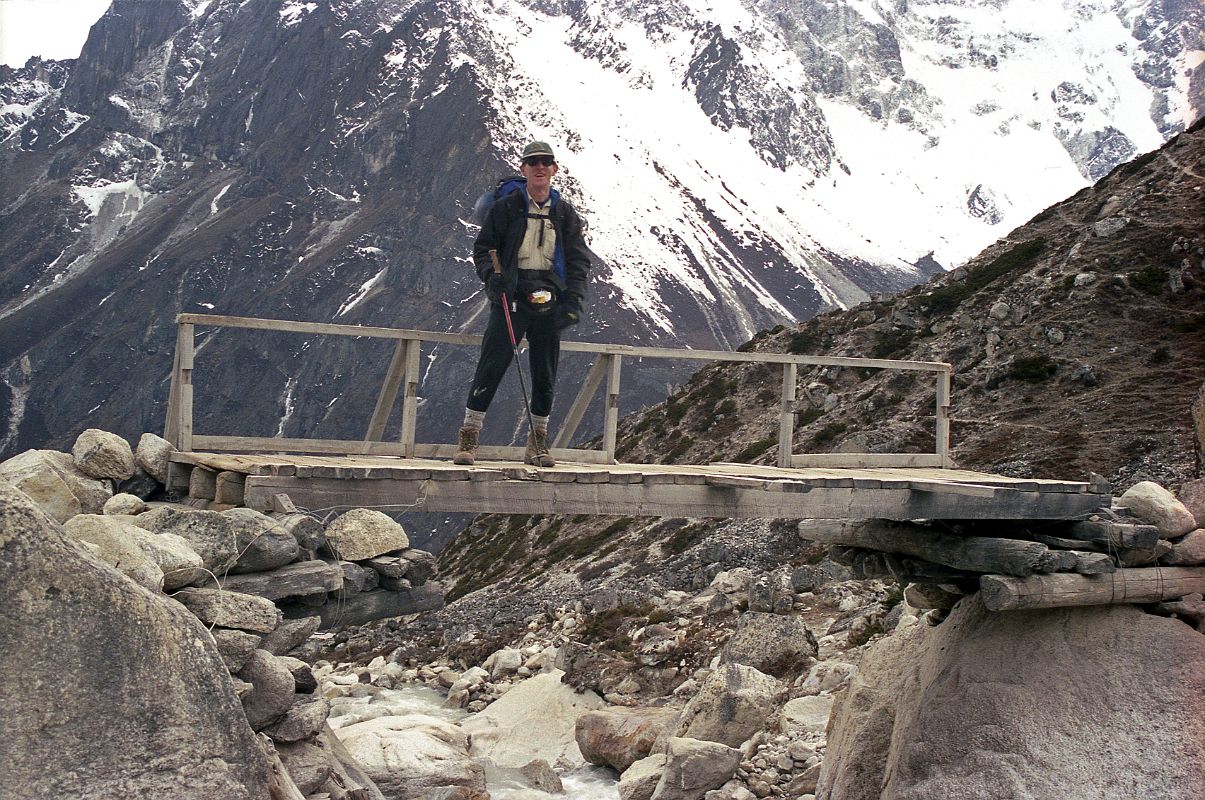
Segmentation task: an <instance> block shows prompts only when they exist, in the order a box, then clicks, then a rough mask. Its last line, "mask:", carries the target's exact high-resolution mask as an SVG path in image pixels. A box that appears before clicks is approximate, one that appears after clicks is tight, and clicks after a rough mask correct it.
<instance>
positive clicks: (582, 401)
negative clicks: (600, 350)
mask: <svg viewBox="0 0 1205 800" xmlns="http://www.w3.org/2000/svg"><path fill="white" fill-rule="evenodd" d="M609 362H610V359H609V358H608V357H607V356H603V355H600V356H599V357H598V358H596V359H594V363H593V364H591V365H590V371H589V372H588V373H586V379H585V381H584V382H583V383H582V388H581V389H580V390H578V393H577V397H575V398H573V405H571V406H570V407H569V413H567V414H566V415H565V421H564V422H562V423H561V430H560V431H559V432H558V433H557V435H556V437H555V438H553V440H552V446H553V447H568V446H569V445H570V444H571V443H572V441H573V434H575V433H577V429H578V426H580V425H581V424H582V418H583V417H585V416H586V410H587V409H588V408H589V407H590V401H591V400H593V399H594V395H595V393H596V392H598V387H599V386H601V385H602V380H603V377H604V376H605V375H606V374H607V367H608V365H609ZM554 458H555V456H554Z"/></svg>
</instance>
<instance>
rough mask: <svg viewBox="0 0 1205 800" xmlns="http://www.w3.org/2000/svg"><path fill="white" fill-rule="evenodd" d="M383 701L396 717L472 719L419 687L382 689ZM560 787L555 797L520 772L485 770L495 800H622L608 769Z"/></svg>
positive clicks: (577, 773)
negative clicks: (532, 784) (561, 790)
mask: <svg viewBox="0 0 1205 800" xmlns="http://www.w3.org/2000/svg"><path fill="white" fill-rule="evenodd" d="M380 699H381V700H382V701H385V702H388V703H389V705H390V706H392V707H394V708H395V709H398V710H399V711H401V712H402V713H400V714H396V715H395V716H406V715H407V714H425V715H427V716H431V717H437V718H439V719H446V720H448V721H449V722H460V721H461V720H463V719H465V718H466V717H468V716H469V713H468V712H466V711H463V710H461V709H458V708H445V707H444V705H443V702H444V696H443V695H442V694H441V693H439V692H438V691H436V690H435V689H432V688H430V687H429V686H422V685H419V684H412V685H408V686H404V687H402V688H400V689H382V690H381V691H380ZM561 783H562V784H563V785H564V787H565V793H564V794H560V795H552V794H548V793H547V792H541V791H539V790H537V789H532V788H530V787H529V786H527V785H526V784H525V783H524V782H523V781H522V779H521V777H520V775H519V771H518V770H514V769H504V768H501V767H493V766H490V767H486V770H485V785H486V788H487V789H488V790H489V793H490V798H492V800H550V799H551V798H557V800H560V799H561V798H572V800H619V789H618V784H619V781H618V779H617V778H616V777H615V773H614V772H612V771H611V770H609V769H606V768H605V767H595V766H591V765H587V766H585V767H580V768H578V769H575V770H573V771H572V772H567V773H565V774H563V775H561Z"/></svg>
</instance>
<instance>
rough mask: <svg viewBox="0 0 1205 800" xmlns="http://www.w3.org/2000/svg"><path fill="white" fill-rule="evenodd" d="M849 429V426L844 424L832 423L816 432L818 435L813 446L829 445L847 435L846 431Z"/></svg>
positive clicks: (813, 440) (813, 438)
mask: <svg viewBox="0 0 1205 800" xmlns="http://www.w3.org/2000/svg"><path fill="white" fill-rule="evenodd" d="M848 429H849V426H848V425H846V424H845V423H844V422H831V423H829V424H828V425H825V426H824V427H823V428H821V429H820V430H818V431H816V435H815V436H813V437H812V444H814V445H823V444H828V443H829V442H831V441H832V440H834V439H836V438H837V437H838V436H840V435H841V434H843V433H845V431H846V430H848Z"/></svg>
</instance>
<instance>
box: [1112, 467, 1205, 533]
mask: <svg viewBox="0 0 1205 800" xmlns="http://www.w3.org/2000/svg"><path fill="white" fill-rule="evenodd" d="M1118 503H1119V504H1120V505H1123V506H1125V507H1126V508H1128V509H1130V511H1131V512H1132V513H1133V514H1134V515H1135V516H1136V517H1138V518H1139V519H1141V520H1143V521H1144V522H1149V523H1150V524H1151V525H1154V526H1156V527H1157V528H1159V533H1160V534H1161V535H1162V537H1163V538H1165V539H1167V538H1170V537H1174V536H1183V535H1184V534H1186V533H1188V532H1189V531H1191V530H1192V529H1193V528H1195V527H1197V521H1196V519H1195V518H1194V517H1193V515H1192V512H1191V511H1189V510H1188V509H1187V508H1186V507H1185V506H1184V504H1183V503H1181V502H1180V501H1179V500H1177V499H1176V498H1175V495H1173V494H1172V493H1171V492H1169V491H1168V490H1167V489H1164V488H1163V487H1162V486H1160V485H1159V484H1157V483H1154V482H1153V481H1141V482H1140V483H1136V484H1134V485H1133V486H1131V487H1130V488H1129V489H1126V491H1125V493H1124V494H1122V496H1121V499H1120V500H1118Z"/></svg>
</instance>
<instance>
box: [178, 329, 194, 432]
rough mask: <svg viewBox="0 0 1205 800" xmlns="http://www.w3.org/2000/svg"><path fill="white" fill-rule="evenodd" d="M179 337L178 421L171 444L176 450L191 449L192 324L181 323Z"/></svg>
mask: <svg viewBox="0 0 1205 800" xmlns="http://www.w3.org/2000/svg"><path fill="white" fill-rule="evenodd" d="M179 334H180V335H179V339H178V344H177V347H178V349H179V351H180V372H179V375H180V386H179V391H178V394H179V400H180V402H179V414H180V421H179V422H178V423H177V431H178V433H177V436H176V441H175V442H173V444H174V445H175V446H176V449H177V450H184V451H188V450H192V449H193V441H192V440H193V387H192V367H193V355H194V350H193V348H194V346H195V342H194V336H193V326H192V325H181V326H180V331H179Z"/></svg>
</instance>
